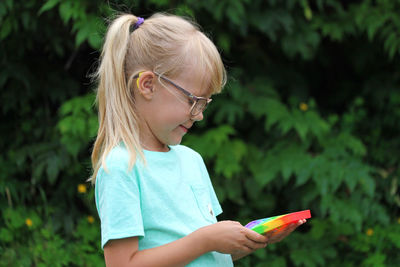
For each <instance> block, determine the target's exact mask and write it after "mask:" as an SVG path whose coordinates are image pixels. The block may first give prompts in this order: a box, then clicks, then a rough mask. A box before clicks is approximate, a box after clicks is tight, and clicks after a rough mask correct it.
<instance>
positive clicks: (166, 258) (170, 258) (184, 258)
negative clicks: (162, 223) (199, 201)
mask: <svg viewBox="0 0 400 267" xmlns="http://www.w3.org/2000/svg"><path fill="white" fill-rule="evenodd" d="M209 251H210V250H209V249H208V248H207V245H206V240H204V237H203V236H202V235H201V234H200V233H199V230H198V231H195V232H193V233H192V234H189V235H187V236H185V237H183V238H181V239H178V240H176V241H174V242H171V243H168V244H165V245H163V246H159V247H155V248H151V249H145V250H141V251H137V252H136V253H135V254H133V255H132V256H131V258H130V264H128V266H143V267H151V266H157V267H164V266H165V267H167V266H185V265H186V264H188V263H189V262H191V261H193V260H194V259H196V258H198V257H200V256H201V255H203V254H205V253H207V252H209Z"/></svg>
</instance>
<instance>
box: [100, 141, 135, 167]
mask: <svg viewBox="0 0 400 267" xmlns="http://www.w3.org/2000/svg"><path fill="white" fill-rule="evenodd" d="M130 157H131V155H130V153H129V151H128V149H126V147H124V146H121V145H120V146H116V147H114V148H113V149H112V150H111V151H110V152H109V153H108V154H107V156H106V160H105V164H106V166H107V167H114V168H118V167H121V168H124V169H126V168H128V166H129V160H130Z"/></svg>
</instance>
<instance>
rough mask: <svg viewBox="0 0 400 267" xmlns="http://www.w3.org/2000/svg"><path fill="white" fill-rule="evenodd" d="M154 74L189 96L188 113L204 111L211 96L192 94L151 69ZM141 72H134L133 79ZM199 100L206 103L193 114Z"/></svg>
mask: <svg viewBox="0 0 400 267" xmlns="http://www.w3.org/2000/svg"><path fill="white" fill-rule="evenodd" d="M152 72H153V73H154V74H155V75H157V76H158V77H160V79H163V80H164V81H166V82H168V83H169V84H172V85H173V86H174V87H175V88H176V89H178V90H179V91H181V92H182V93H184V94H185V95H186V96H187V97H188V98H190V99H191V100H192V101H193V104H192V106H191V108H190V115H192V116H193V117H194V116H197V115H199V114H200V113H202V112H204V110H206V108H207V106H208V104H210V102H211V101H212V98H207V97H201V96H195V95H194V94H192V93H191V92H189V91H187V90H186V89H184V88H183V87H181V86H179V85H177V84H176V83H174V82H173V81H171V80H170V79H168V78H166V77H165V76H164V75H162V74H160V73H157V72H155V71H152ZM141 73H142V72H139V73H138V74H136V75H135V76H133V79H138V78H139V76H140V74H141ZM199 100H206V104H205V105H204V107H203V108H202V110H201V111H200V112H199V113H197V114H193V110H194V107H195V106H196V104H197V103H198V102H199Z"/></svg>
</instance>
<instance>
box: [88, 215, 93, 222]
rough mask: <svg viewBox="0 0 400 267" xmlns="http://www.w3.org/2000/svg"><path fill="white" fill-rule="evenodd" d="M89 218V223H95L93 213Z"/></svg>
mask: <svg viewBox="0 0 400 267" xmlns="http://www.w3.org/2000/svg"><path fill="white" fill-rule="evenodd" d="M87 220H88V222H89V223H94V218H93V216H91V215H89V216H87Z"/></svg>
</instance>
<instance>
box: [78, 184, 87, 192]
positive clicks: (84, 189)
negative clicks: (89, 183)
mask: <svg viewBox="0 0 400 267" xmlns="http://www.w3.org/2000/svg"><path fill="white" fill-rule="evenodd" d="M78 192H79V193H82V194H83V193H86V185H84V184H78Z"/></svg>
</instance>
